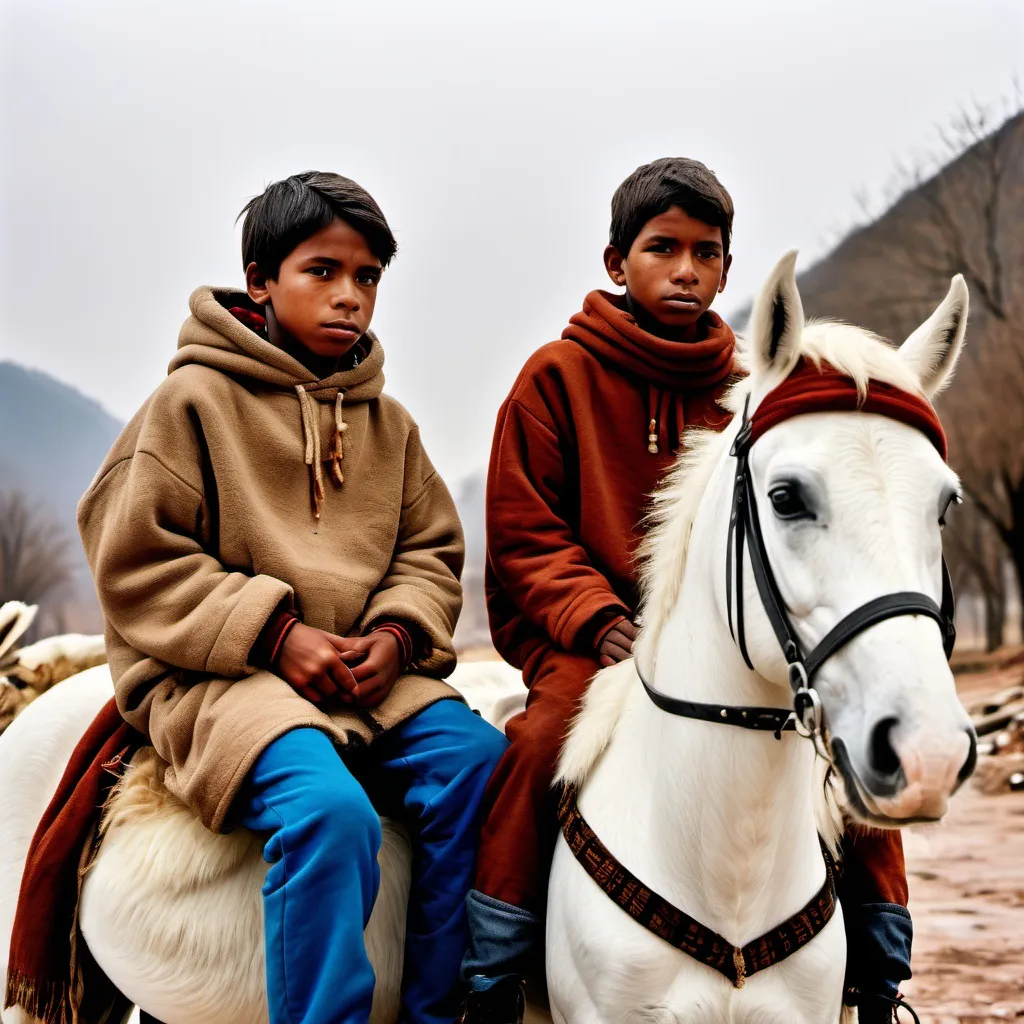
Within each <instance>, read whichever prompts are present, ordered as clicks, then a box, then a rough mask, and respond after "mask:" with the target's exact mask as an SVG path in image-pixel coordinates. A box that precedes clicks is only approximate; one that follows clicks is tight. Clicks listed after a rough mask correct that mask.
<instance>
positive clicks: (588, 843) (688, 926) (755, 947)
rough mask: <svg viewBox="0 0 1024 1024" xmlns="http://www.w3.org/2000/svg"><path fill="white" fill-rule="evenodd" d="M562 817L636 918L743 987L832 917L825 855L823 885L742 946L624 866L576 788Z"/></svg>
mask: <svg viewBox="0 0 1024 1024" xmlns="http://www.w3.org/2000/svg"><path fill="white" fill-rule="evenodd" d="M558 820H559V821H560V822H561V823H562V834H563V835H564V836H565V841H566V842H567V843H568V844H569V849H570V850H571V851H572V855H573V856H574V857H575V858H576V859H577V860H578V861H579V862H580V864H582V865H583V869H584V870H585V871H586V872H587V874H588V875H590V877H591V878H592V879H593V880H594V881H595V882H596V883H597V884H598V886H599V887H600V888H601V889H602V890H603V891H604V893H605V895H607V896H609V897H610V898H611V899H612V900H613V901H614V902H615V903H616V904H618V906H619V907H621V908H622V909H623V910H624V911H625V912H626V913H627V914H629V916H630V917H631V918H633V920H634V921H636V922H637V923H638V924H642V925H643V926H644V927H645V928H646V929H647V930H648V931H651V932H654V934H655V935H657V936H658V937H659V938H661V939H664V940H665V941H666V942H668V943H669V944H670V945H672V946H675V947H676V949H680V950H682V951H683V952H684V953H686V954H687V955H688V956H691V957H693V959H694V960H698V961H700V962H701V963H702V964H706V965H707V966H708V967H711V968H713V969H714V970H716V971H718V973H719V974H722V975H724V976H725V977H726V978H728V979H729V981H730V982H732V984H733V985H734V986H735V987H736V988H742V987H743V984H744V982H745V981H746V979H747V978H749V977H750V976H751V975H752V974H756V973H757V972H758V971H762V970H764V969H765V968H766V967H771V966H772V964H777V963H779V962H780V961H782V960H785V959H786V957H787V956H789V955H790V954H791V953H794V952H796V950H798V949H800V948H801V947H802V946H806V945H807V943H808V942H810V941H811V939H813V938H814V936H815V935H817V934H818V932H820V931H821V930H822V929H823V928H824V927H825V925H826V924H828V922H829V921H830V920H831V918H832V915H833V914H834V913H835V909H836V890H835V881H834V877H833V866H832V859H831V857H830V856H829V854H828V853H827V851H825V850H824V848H823V852H824V853H825V883H824V885H822V887H821V889H820V890H819V891H818V893H817V895H815V896H814V897H813V898H812V899H811V901H810V902H809V903H808V904H807V906H805V907H804V908H803V909H802V910H800V911H798V912H797V913H796V914H794V915H793V916H792V917H791V918H789V920H788V921H783V923H782V924H780V925H778V926H777V927H776V928H773V929H772V930H771V931H770V932H766V933H765V934H764V935H762V936H761V937H760V938H758V939H754V941H753V942H748V943H747V945H745V946H743V947H742V948H740V947H739V946H734V945H733V944H732V943H731V942H727V941H726V940H725V939H723V938H722V936H721V935H719V934H718V933H717V932H714V931H712V930H711V929H710V928H707V927H705V926H704V925H702V924H701V923H700V921H698V920H696V919H695V918H692V917H690V915H689V914H685V913H683V911H681V910H680V909H679V908H678V907H675V906H673V905H672V904H671V903H669V901H668V900H666V899H665V898H664V897H663V896H659V895H658V894H657V893H656V892H655V891H654V890H653V889H649V888H648V887H647V886H645V885H644V884H643V883H642V882H641V881H640V880H639V879H638V878H637V877H636V875H634V874H633V873H632V872H631V871H630V870H629V869H628V868H626V867H623V866H622V864H620V863H619V861H618V860H616V859H615V857H613V856H612V854H611V853H610V852H609V851H608V848H607V847H606V846H605V845H604V843H602V842H601V840H600V839H598V838H597V835H596V834H595V833H594V830H593V829H592V828H591V827H590V826H589V825H588V824H587V822H586V821H585V819H584V817H583V815H582V814H580V810H579V807H578V806H577V804H576V789H575V787H573V786H566V787H565V789H564V790H563V792H562V797H561V800H560V801H559V805H558Z"/></svg>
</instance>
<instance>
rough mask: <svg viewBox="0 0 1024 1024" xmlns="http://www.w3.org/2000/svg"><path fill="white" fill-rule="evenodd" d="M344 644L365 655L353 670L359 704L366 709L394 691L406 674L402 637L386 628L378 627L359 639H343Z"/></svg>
mask: <svg viewBox="0 0 1024 1024" xmlns="http://www.w3.org/2000/svg"><path fill="white" fill-rule="evenodd" d="M342 643H344V644H345V645H346V647H347V648H348V651H350V652H355V653H357V654H358V656H359V657H360V658H361V660H360V661H359V664H357V665H356V666H355V667H354V668H353V669H352V676H353V678H354V679H355V681H356V689H355V699H356V703H357V704H359V705H361V706H362V707H364V708H375V707H376V706H377V705H378V704H379V703H380V702H381V701H382V700H384V698H385V697H386V696H387V695H388V694H389V693H390V692H391V688H392V687H393V686H394V685H395V682H396V681H397V679H398V677H399V676H400V675H401V673H402V655H401V648H400V646H399V643H398V639H397V638H396V637H395V636H394V635H393V634H391V633H389V632H387V631H385V630H378V631H376V632H373V633H371V634H370V635H369V636H364V637H362V638H361V639H359V640H343V641H342ZM346 660H348V659H346ZM350 663H351V662H350Z"/></svg>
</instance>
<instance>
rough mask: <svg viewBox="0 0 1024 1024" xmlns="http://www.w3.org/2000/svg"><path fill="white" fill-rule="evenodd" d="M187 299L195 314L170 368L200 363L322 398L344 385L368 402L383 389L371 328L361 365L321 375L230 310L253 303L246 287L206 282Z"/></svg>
mask: <svg viewBox="0 0 1024 1024" xmlns="http://www.w3.org/2000/svg"><path fill="white" fill-rule="evenodd" d="M188 304H189V309H190V310H191V313H192V315H191V316H190V317H189V318H188V319H187V320H186V321H185V323H184V324H182V327H181V331H180V333H179V334H178V351H177V353H175V355H174V358H173V359H172V360H171V363H170V365H169V366H168V368H167V369H168V373H170V372H172V371H174V370H176V369H178V368H179V367H181V366H187V365H189V364H191V363H198V364H200V365H202V366H209V367H211V368H212V369H215V370H220V371H222V372H223V373H228V374H231V375H232V376H235V377H248V378H250V379H251V380H257V381H260V382H261V383H263V384H267V385H270V386H271V387H276V388H281V389H282V390H286V391H295V390H296V389H297V388H299V387H301V388H303V390H304V391H306V392H307V393H308V394H310V395H312V396H313V397H315V398H316V399H318V400H320V401H332V400H333V399H334V398H335V397H336V395H337V394H338V392H339V391H340V392H341V393H342V394H343V395H344V396H345V402H346V403H353V402H368V401H370V400H372V399H374V398H378V397H379V396H380V394H381V392H382V391H383V390H384V349H383V348H382V347H381V344H380V342H379V341H378V340H377V338H376V337H375V336H374V335H373V334H372V333H371V332H367V334H366V336H365V337H366V340H367V341H369V342H370V347H369V352H368V353H367V355H366V357H365V358H364V359H363V360H362V361H361V362H360V363H359V365H358V366H355V367H353V368H349V369H343V370H339V371H338V372H337V373H333V374H331V376H329V377H325V378H323V379H320V378H318V377H317V376H316V374H315V373H314V372H313V371H312V370H310V369H308V368H307V367H305V366H303V365H302V363H300V362H299V361H298V360H297V359H295V358H294V357H292V356H290V355H289V354H288V353H287V352H285V351H283V350H282V349H279V348H278V347H277V346H276V345H273V344H271V343H270V342H269V341H267V339H266V338H264V337H262V336H261V335H259V334H257V333H256V332H255V331H253V330H250V329H249V328H248V327H247V326H246V325H245V324H243V323H242V322H241V321H240V320H239V319H237V318H236V317H235V315H234V314H233V313H231V312H230V309H231V308H232V307H238V306H241V307H243V308H248V307H251V305H252V303H251V301H250V299H249V297H248V296H247V295H246V294H245V293H244V292H240V291H238V290H236V289H232V288H210V287H208V286H203V287H200V288H197V289H196V290H195V291H194V292H193V293H192V295H191V297H190V298H189V303H188Z"/></svg>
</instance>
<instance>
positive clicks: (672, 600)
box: [637, 320, 921, 652]
mask: <svg viewBox="0 0 1024 1024" xmlns="http://www.w3.org/2000/svg"><path fill="white" fill-rule="evenodd" d="M800 355H801V356H804V357H805V358H806V359H809V360H810V361H811V362H813V363H814V365H815V366H821V364H822V363H828V364H830V365H831V366H833V367H834V368H835V369H837V370H839V371H840V372H841V373H843V374H845V375H846V376H848V377H850V378H851V379H852V380H853V381H854V382H855V383H856V385H857V390H858V392H859V393H860V394H861V396H862V397H863V396H864V395H866V394H867V388H868V382H869V381H871V380H876V381H882V382H884V383H886V384H891V385H893V386H894V387H898V388H901V389H902V390H904V391H909V392H911V393H913V394H921V385H920V382H919V380H918V379H917V376H916V374H915V372H914V370H913V368H912V367H911V366H910V365H909V364H908V363H906V362H905V361H904V360H903V359H901V358H900V355H899V351H898V349H896V348H895V347H894V346H893V345H891V344H890V343H889V342H887V341H886V340H885V339H884V338H881V337H879V336H878V335H877V334H873V333H872V332H871V331H867V330H864V329H863V328H861V327H855V326H853V325H852V324H848V323H844V322H842V321H838V320H808V321H807V323H806V324H805V325H804V329H803V333H802V335H801V338H800ZM737 362H738V364H739V367H740V369H741V370H742V371H744V372H746V375H745V376H744V377H743V378H742V379H741V380H740V381H739V382H738V383H736V384H735V385H733V386H732V387H731V388H730V389H729V390H728V391H727V392H726V393H725V395H724V396H723V397H722V398H721V399H720V400H719V404H720V405H721V406H722V407H723V408H725V409H727V410H728V411H729V412H731V413H733V415H735V414H736V413H738V412H739V411H740V410H741V409H742V408H743V405H744V403H745V402H746V400H747V396H748V395H749V396H750V397H751V400H752V402H753V403H755V406H756V403H757V402H759V401H760V400H761V399H762V398H763V397H764V396H765V395H766V394H767V393H768V392H769V391H770V390H771V389H772V388H774V387H776V386H777V385H778V384H779V383H781V379H780V378H776V379H772V377H771V376H770V375H769V376H768V377H766V378H765V379H763V380H758V379H755V378H754V377H753V376H751V375H750V374H749V368H750V361H749V359H748V357H747V353H746V349H745V346H744V345H743V344H742V339H741V345H740V347H739V348H738V349H737ZM736 430H737V427H736V425H735V424H733V425H730V426H729V427H728V428H726V430H725V431H723V432H722V433H715V432H713V431H709V430H706V429H703V428H699V427H692V428H690V429H689V430H687V431H686V433H685V435H684V437H683V446H682V454H680V456H679V459H678V460H677V462H676V464H675V466H673V467H672V469H670V470H669V472H668V473H667V474H666V475H665V478H664V479H663V481H662V483H661V485H660V486H659V487H658V489H657V490H656V491H655V492H654V494H653V495H652V496H651V503H650V506H649V511H648V513H647V516H646V517H645V520H644V523H645V526H646V527H647V533H646V537H645V538H644V540H643V542H642V543H641V545H640V549H639V560H640V593H641V615H642V618H643V630H642V631H641V636H640V639H639V640H638V643H637V647H638V651H640V652H643V651H645V650H646V651H652V650H653V648H654V647H655V646H656V644H657V642H658V638H659V636H660V635H661V631H662V630H663V629H664V627H665V624H666V622H667V621H668V618H669V616H670V615H671V614H672V610H673V608H675V605H676V602H677V601H678V600H679V592H680V589H681V587H682V584H683V573H684V572H685V569H686V557H687V554H688V551H689V544H690V535H691V532H692V530H693V522H694V519H695V518H696V515H697V510H698V508H699V507H700V503H701V501H702V500H703V497H704V492H705V491H706V490H707V488H708V484H709V483H710V481H711V476H712V474H713V472H714V469H715V466H716V465H717V464H718V460H719V459H720V458H721V456H722V455H723V454H724V452H725V450H727V449H728V447H729V445H731V443H732V439H733V437H734V436H735V434H736Z"/></svg>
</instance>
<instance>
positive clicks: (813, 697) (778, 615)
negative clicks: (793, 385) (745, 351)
mask: <svg viewBox="0 0 1024 1024" xmlns="http://www.w3.org/2000/svg"><path fill="white" fill-rule="evenodd" d="M749 407H750V396H749V395H748V396H747V401H746V404H745V405H744V407H743V422H742V424H741V426H740V430H739V433H738V434H737V435H736V439H735V440H734V441H733V444H732V448H731V449H730V453H729V454H730V455H732V456H733V457H734V458H735V459H736V477H735V485H734V488H733V497H732V512H731V515H730V517H729V540H728V545H727V548H726V577H725V592H726V602H727V604H728V619H729V632H730V633H731V634H732V637H733V639H734V640H735V641H736V643H737V645H738V646H739V649H740V654H742V655H743V660H744V662H746V665H747V667H748V668H749V669H751V670H752V671H753V670H754V666H753V663H752V662H751V660H750V655H749V654H748V653H747V643H746V636H745V634H744V628H743V551H744V548H746V549H747V550H748V551H749V558H750V566H751V569H752V571H753V574H754V582H755V583H756V584H757V591H758V594H759V595H760V598H761V604H762V606H763V607H764V610H765V613H766V614H767V616H768V621H769V622H770V623H771V626H772V630H773V631H774V633H775V637H776V639H777V640H778V642H779V646H780V647H781V648H782V653H783V656H784V657H785V659H786V665H787V671H788V675H789V684H790V686H791V688H792V690H793V710H792V711H789V710H783V709H781V708H760V707H737V706H735V705H729V704H704V703H699V702H696V701H685V700H679V699H677V698H675V697H670V696H668V695H667V694H664V693H661V692H659V691H658V690H655V689H654V688H653V687H652V686H650V685H649V684H648V682H647V681H646V680H644V679H643V677H642V676H641V682H643V685H644V689H645V690H646V691H647V695H648V696H649V697H650V698H651V700H652V701H653V702H654V703H655V704H656V705H657V706H658V707H659V708H661V709H662V710H663V711H667V712H669V713H670V714H673V715H680V716H682V717H683V718H695V719H698V720H700V721H706V722H719V723H722V724H725V725H735V726H739V727H741V728H744V729H761V730H766V731H770V732H774V733H775V734H776V736H777V737H781V734H782V733H783V732H787V731H790V730H794V729H795V730H797V731H799V732H801V733H802V735H805V736H810V737H811V738H813V739H814V740H815V741H817V740H818V739H819V738H823V736H824V722H823V714H822V708H821V701H820V699H819V697H818V693H817V691H816V690H815V689H814V687H813V685H812V683H813V681H814V677H815V676H816V675H817V673H818V670H819V669H820V668H821V666H822V665H823V664H824V663H825V662H826V661H827V660H828V659H829V658H831V657H832V655H833V654H835V653H836V652H837V651H838V650H840V649H841V648H843V647H845V646H846V644H848V643H849V642H850V641H851V640H853V639H854V637H857V636H859V635H860V634H861V633H863V632H864V631H865V630H867V629H870V628H871V627H872V626H874V625H877V624H878V623H879V622H884V621H885V620H886V619H892V618H896V617H897V616H902V615H926V616H928V617H929V618H932V619H934V620H935V621H936V622H937V623H938V624H939V628H940V629H941V630H942V638H943V639H942V644H943V648H944V650H945V652H946V657H947V658H949V656H950V655H951V654H952V653H953V645H954V643H955V642H956V626H955V624H954V613H955V603H954V598H953V584H952V581H951V580H950V577H949V569H948V568H947V566H946V560H945V559H943V560H942V605H941V607H940V606H939V605H937V604H936V603H935V601H934V600H932V598H930V597H929V596H928V595H927V594H922V593H917V592H915V591H900V592H898V593H893V594H885V595H884V596H882V597H877V598H875V599H874V600H873V601H868V602H867V604H863V605H861V606H860V607H859V608H857V609H855V610H854V611H852V612H850V614H849V615H847V616H846V617H845V618H843V619H841V620H840V621H839V622H838V623H837V624H836V625H835V626H834V627H833V628H832V629H830V630H829V632H828V633H827V634H826V635H825V636H824V637H823V638H822V639H821V640H820V641H819V642H818V644H817V645H816V646H815V647H814V648H813V649H812V650H810V651H808V652H806V653H805V652H804V650H803V648H802V647H801V644H800V641H799V640H798V639H797V636H796V633H795V631H794V630H793V626H792V624H791V623H790V621H789V616H788V614H787V612H786V604H785V601H784V600H783V598H782V594H781V593H780V591H779V585H778V583H777V582H776V581H775V574H774V573H773V572H772V567H771V564H770V563H769V561H768V555H767V552H766V551H765V546H764V537H763V535H762V533H761V522H760V520H759V519H758V516H757V502H756V500H755V497H754V480H753V477H752V475H751V472H750V449H751V446H752V441H751V436H752V425H751V421H750V418H749V415H748V413H749ZM734 593H735V600H734ZM734 603H735V607H736V614H735V621H734V619H733V604H734ZM837 745H838V741H837ZM836 754H837V755H839V756H840V758H841V756H842V755H845V751H843V752H842V755H840V752H839V751H836Z"/></svg>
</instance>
